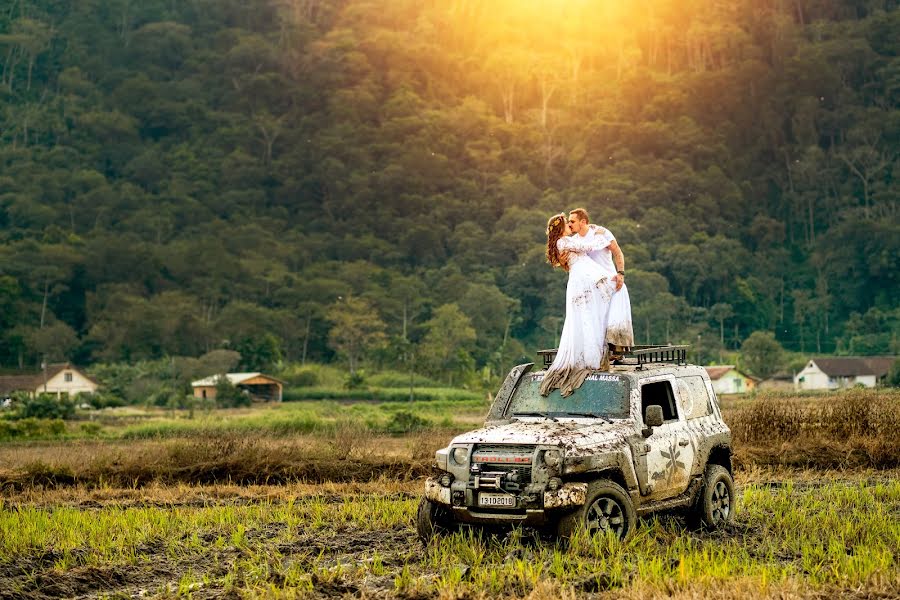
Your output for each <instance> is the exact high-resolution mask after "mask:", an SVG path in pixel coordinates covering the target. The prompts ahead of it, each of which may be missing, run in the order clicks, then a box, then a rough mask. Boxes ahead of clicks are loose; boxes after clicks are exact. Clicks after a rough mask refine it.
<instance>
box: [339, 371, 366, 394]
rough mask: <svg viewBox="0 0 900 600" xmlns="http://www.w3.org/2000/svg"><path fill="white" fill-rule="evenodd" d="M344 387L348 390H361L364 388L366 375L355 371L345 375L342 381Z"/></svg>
mask: <svg viewBox="0 0 900 600" xmlns="http://www.w3.org/2000/svg"><path fill="white" fill-rule="evenodd" d="M344 387H345V388H347V389H348V390H363V389H365V388H366V374H365V373H364V372H363V371H356V372H354V373H350V374H349V375H347V379H345V380H344Z"/></svg>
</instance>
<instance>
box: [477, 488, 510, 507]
mask: <svg viewBox="0 0 900 600" xmlns="http://www.w3.org/2000/svg"><path fill="white" fill-rule="evenodd" d="M478 506H490V507H497V506H503V507H509V508H515V507H516V497H515V496H510V495H509V494H490V493H485V492H482V493H480V494H478Z"/></svg>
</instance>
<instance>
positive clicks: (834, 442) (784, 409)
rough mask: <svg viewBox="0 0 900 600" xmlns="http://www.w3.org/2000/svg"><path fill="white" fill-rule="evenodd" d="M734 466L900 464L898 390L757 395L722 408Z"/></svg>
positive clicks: (817, 466) (845, 466)
mask: <svg viewBox="0 0 900 600" xmlns="http://www.w3.org/2000/svg"><path fill="white" fill-rule="evenodd" d="M723 412H724V416H725V420H726V422H727V423H728V424H729V426H730V427H731V431H732V434H733V436H734V448H735V452H736V458H737V461H738V463H739V465H740V466H743V467H749V466H751V465H786V466H793V467H803V468H821V469H840V468H861V467H873V468H893V467H898V466H900V391H897V390H848V391H844V392H840V393H834V394H826V395H820V396H815V397H811V396H808V395H803V396H789V395H788V396H786V395H763V396H759V397H757V398H756V399H754V400H752V401H749V402H748V401H747V400H744V401H743V402H742V405H741V407H740V408H728V407H727V405H726V407H725V408H724V410H723Z"/></svg>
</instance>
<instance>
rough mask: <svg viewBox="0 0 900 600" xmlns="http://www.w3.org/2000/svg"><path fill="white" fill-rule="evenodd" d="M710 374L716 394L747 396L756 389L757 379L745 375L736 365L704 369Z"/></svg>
mask: <svg viewBox="0 0 900 600" xmlns="http://www.w3.org/2000/svg"><path fill="white" fill-rule="evenodd" d="M703 368H704V369H706V372H707V373H709V378H710V379H711V380H712V385H713V389H714V390H715V391H716V394H745V393H747V392H751V391H753V388H755V387H756V381H757V380H756V379H755V378H753V377H750V376H749V375H744V374H743V373H741V372H740V371H738V370H737V369H736V368H735V367H734V365H721V366H719V365H717V366H712V367H703Z"/></svg>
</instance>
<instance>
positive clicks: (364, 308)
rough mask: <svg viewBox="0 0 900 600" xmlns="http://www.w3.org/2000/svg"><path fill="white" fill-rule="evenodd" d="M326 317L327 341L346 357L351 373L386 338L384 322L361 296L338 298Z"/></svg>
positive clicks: (354, 372) (354, 371) (353, 372)
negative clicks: (327, 327) (329, 325)
mask: <svg viewBox="0 0 900 600" xmlns="http://www.w3.org/2000/svg"><path fill="white" fill-rule="evenodd" d="M325 318H326V319H328V320H329V321H330V322H331V323H332V327H331V331H330V332H329V333H328V344H329V346H331V348H332V349H333V350H334V351H335V352H337V353H338V354H339V355H341V356H342V357H343V358H345V359H346V360H347V365H348V367H349V370H350V375H351V376H353V375H355V374H356V370H357V369H358V368H359V364H360V361H361V360H362V359H363V358H364V357H365V356H366V354H368V353H369V352H371V351H372V350H374V349H375V348H377V347H379V346H381V345H382V344H384V343H385V342H386V341H387V337H386V336H385V333H384V331H385V325H384V321H382V320H381V317H379V316H378V313H377V312H376V311H375V309H374V308H373V307H372V304H371V303H370V302H369V301H368V300H365V299H363V298H354V297H352V296H348V297H347V298H345V299H338V301H337V302H335V303H334V304H333V305H332V306H331V308H330V309H329V310H328V312H327V313H326V314H325Z"/></svg>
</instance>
